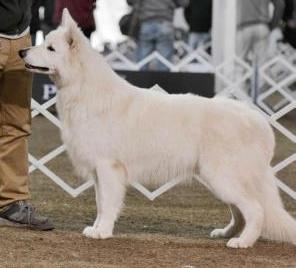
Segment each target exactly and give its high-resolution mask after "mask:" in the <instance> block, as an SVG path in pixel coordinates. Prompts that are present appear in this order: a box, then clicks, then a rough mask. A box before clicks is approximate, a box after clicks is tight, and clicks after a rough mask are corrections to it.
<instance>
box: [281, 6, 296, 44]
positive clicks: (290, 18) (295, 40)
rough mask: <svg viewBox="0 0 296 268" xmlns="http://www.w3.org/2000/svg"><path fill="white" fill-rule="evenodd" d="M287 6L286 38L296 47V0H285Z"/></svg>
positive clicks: (285, 17) (285, 16)
mask: <svg viewBox="0 0 296 268" xmlns="http://www.w3.org/2000/svg"><path fill="white" fill-rule="evenodd" d="M285 2H286V7H285V12H284V17H283V20H284V22H285V27H284V31H283V33H284V39H285V41H286V42H288V43H289V44H290V45H291V46H292V47H294V48H296V0H285Z"/></svg>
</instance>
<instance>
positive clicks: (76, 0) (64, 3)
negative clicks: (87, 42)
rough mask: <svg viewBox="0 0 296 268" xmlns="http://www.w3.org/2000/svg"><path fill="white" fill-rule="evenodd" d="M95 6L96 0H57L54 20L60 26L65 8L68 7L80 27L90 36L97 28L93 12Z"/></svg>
mask: <svg viewBox="0 0 296 268" xmlns="http://www.w3.org/2000/svg"><path fill="white" fill-rule="evenodd" d="M95 6H96V0H56V2H55V11H54V17H53V22H54V24H55V25H56V26H58V25H59V24H60V23H61V19H62V14H63V9H64V8H68V10H69V12H70V14H71V16H72V17H73V19H74V20H75V21H76V22H77V24H78V27H80V28H81V30H82V32H83V33H84V35H85V36H86V37H88V38H90V36H91V34H92V32H94V31H95V29H96V25H95V19H94V14H93V13H94V9H95Z"/></svg>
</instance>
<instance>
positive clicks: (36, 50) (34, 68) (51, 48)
mask: <svg viewBox="0 0 296 268" xmlns="http://www.w3.org/2000/svg"><path fill="white" fill-rule="evenodd" d="M81 39H84V36H83V34H82V33H81V31H80V29H79V28H78V27H77V24H76V22H75V21H74V20H73V19H72V17H71V15H70V13H69V11H68V10H67V9H64V11H63V15H62V22H61V25H60V26H59V27H58V28H57V29H56V30H54V31H52V32H50V33H49V34H48V35H47V36H46V38H45V40H44V43H43V44H42V45H39V46H35V47H29V48H25V49H22V50H20V51H19V55H20V57H21V58H22V59H23V60H24V61H25V66H26V68H27V69H28V70H29V71H31V72H36V73H43V74H49V75H56V74H59V75H60V74H61V73H62V72H63V70H64V69H65V68H66V66H71V64H72V62H73V53H75V52H77V51H74V50H75V49H77V46H78V44H79V42H80V40H81Z"/></svg>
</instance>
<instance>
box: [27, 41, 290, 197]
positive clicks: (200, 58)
mask: <svg viewBox="0 0 296 268" xmlns="http://www.w3.org/2000/svg"><path fill="white" fill-rule="evenodd" d="M176 49H177V51H179V52H180V51H181V53H179V54H178V56H176V57H175V59H174V62H173V63H171V62H169V61H168V60H166V59H165V58H163V57H162V56H161V55H159V54H158V53H157V52H154V53H153V54H151V55H149V56H148V57H147V58H145V59H143V60H142V61H141V62H138V63H134V62H133V61H132V60H131V59H130V58H129V57H128V56H127V55H126V53H125V51H121V52H119V51H113V52H111V53H110V54H109V55H106V59H107V61H108V62H109V63H110V64H111V65H112V66H113V67H114V68H115V69H116V68H119V69H128V70H139V69H140V68H141V67H143V66H144V65H146V64H147V63H149V62H151V61H153V60H155V59H157V60H159V61H160V62H162V64H164V65H166V66H167V67H168V68H169V69H170V70H171V71H191V72H192V71H194V72H196V71H198V72H213V73H215V74H216V79H219V80H220V81H221V85H222V87H221V88H222V90H221V91H220V92H219V94H221V95H227V96H231V97H234V98H237V99H240V100H244V101H248V102H249V103H251V104H252V101H251V98H250V96H249V95H250V92H249V89H248V87H246V81H249V80H250V79H251V78H252V76H253V68H251V66H249V65H248V64H247V63H245V62H244V61H242V60H241V59H239V58H234V59H233V60H231V61H229V62H225V63H223V64H221V65H220V66H218V67H217V68H214V67H213V65H212V64H211V56H210V55H209V54H208V53H207V52H206V51H207V47H204V48H199V49H197V50H196V51H194V52H190V49H189V48H188V47H187V45H186V44H184V43H182V42H179V43H177V44H176ZM283 51H286V50H284V49H283ZM283 54H284V53H283ZM260 77H262V78H261V79H262V80H264V85H265V86H267V88H265V90H264V92H263V93H262V94H260V95H259V98H258V105H259V107H260V109H259V108H258V107H257V108H258V109H259V110H260V111H261V112H262V113H264V114H265V116H266V118H267V119H268V120H269V121H270V123H271V124H272V125H273V126H274V127H275V128H276V129H277V130H279V131H280V132H281V133H283V135H285V136H286V137H287V138H288V139H290V140H291V141H292V142H293V143H294V144H295V143H296V136H295V134H293V133H292V132H291V131H290V130H289V129H287V128H286V127H285V126H283V125H282V124H281V123H279V121H278V120H279V119H280V118H281V117H282V116H284V115H286V114H287V113H289V112H291V111H292V110H294V109H295V108H296V96H295V94H294V93H295V90H294V89H293V88H291V87H290V85H291V84H292V82H293V81H294V80H295V81H296V69H295V66H293V62H291V61H289V60H288V59H286V58H285V56H279V57H277V58H274V59H272V60H271V61H269V62H267V63H266V64H265V65H264V66H262V67H261V69H260ZM157 89H158V87H155V88H154V90H157ZM275 92H277V93H279V94H281V96H282V99H281V100H280V101H279V102H281V103H280V105H279V104H278V106H276V107H274V106H273V107H271V106H269V105H268V103H267V102H266V99H267V98H268V97H269V96H270V95H272V94H274V93H275ZM55 102H56V98H52V99H50V100H49V101H47V102H46V103H44V104H42V105H40V104H39V103H37V102H36V101H35V100H32V109H33V110H32V117H35V116H37V115H40V114H41V115H42V116H44V117H45V118H46V119H47V120H49V121H50V122H51V123H52V124H53V125H54V126H56V127H57V128H60V122H59V120H58V118H57V117H56V116H55V115H53V114H52V113H50V112H49V110H48V109H49V108H50V107H51V106H53V105H54V104H55ZM262 110H264V111H265V112H263V111H262ZM64 151H65V147H64V146H63V145H61V146H58V147H57V148H55V149H54V150H52V151H51V152H49V153H48V154H46V155H44V156H43V157H41V158H39V159H37V158H36V157H34V156H33V155H31V154H30V155H29V161H30V163H31V166H30V172H33V171H34V170H36V169H38V170H40V171H41V172H42V173H44V174H45V175H46V176H47V177H49V179H51V180H53V181H54V182H55V183H56V184H57V185H59V186H60V187H61V188H62V189H63V190H65V191H66V192H67V193H68V194H70V195H71V196H73V197H77V196H78V195H79V194H81V193H82V192H84V191H85V190H86V189H88V188H89V187H91V186H92V182H91V181H89V182H86V183H83V184H82V185H80V186H79V187H77V188H73V187H71V186H70V185H69V184H68V183H66V180H65V178H61V177H60V176H58V175H57V174H56V173H55V172H54V170H51V169H49V168H48V167H47V166H46V164H47V163H48V162H49V161H51V160H52V159H54V158H56V157H58V156H59V155H61V154H62V153H64ZM295 161H296V153H293V154H292V155H291V156H289V157H288V158H286V159H285V160H283V161H281V162H280V163H277V164H276V165H275V166H274V170H275V171H279V170H282V169H284V168H286V167H287V166H288V165H291V164H293V163H294V164H295ZM182 180H183V178H172V180H171V181H170V182H168V183H166V184H164V185H162V186H160V187H159V188H158V189H156V190H155V191H153V192H151V191H149V190H148V189H147V188H146V187H145V186H143V185H141V184H139V183H134V184H133V187H134V188H136V189H137V190H138V191H139V192H141V193H142V194H143V195H144V196H146V197H147V198H148V199H150V200H154V199H155V198H157V197H158V196H159V195H161V194H163V193H164V192H166V191H168V190H169V189H171V188H172V187H174V186H175V185H177V184H179V183H180V182H181V181H182ZM278 185H279V187H280V188H281V189H282V190H283V191H285V192H286V193H287V194H289V195H290V196H291V197H292V198H294V199H296V192H295V191H294V190H293V189H291V188H290V187H289V186H287V185H286V184H284V183H283V182H282V181H280V180H278Z"/></svg>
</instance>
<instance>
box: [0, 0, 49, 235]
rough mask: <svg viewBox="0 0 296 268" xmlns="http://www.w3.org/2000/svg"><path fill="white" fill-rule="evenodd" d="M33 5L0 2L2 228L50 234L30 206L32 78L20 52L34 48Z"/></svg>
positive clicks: (28, 0)
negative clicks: (14, 226)
mask: <svg viewBox="0 0 296 268" xmlns="http://www.w3.org/2000/svg"><path fill="white" fill-rule="evenodd" d="M31 4H32V1H31V0H21V1H19V0H9V1H7V0H0V14H1V16H0V224H1V225H4V224H7V223H10V224H11V223H12V224H16V223H17V224H19V225H20V226H23V227H30V228H32V229H37V230H51V229H53V228H54V227H53V224H52V223H51V221H50V220H49V219H47V218H46V217H42V216H39V215H37V213H36V211H35V210H34V208H33V207H32V206H31V205H30V204H29V203H28V202H27V200H28V199H29V198H30V195H29V186H28V184H29V174H28V141H27V137H28V135H29V134H30V131H31V110H30V103H31V87H32V75H31V74H30V73H29V72H27V71H26V70H25V66H24V63H23V61H22V60H21V58H20V57H19V55H18V52H19V50H20V49H23V48H26V47H29V46H30V45H31V37H30V34H29V31H30V29H29V24H30V20H31Z"/></svg>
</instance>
